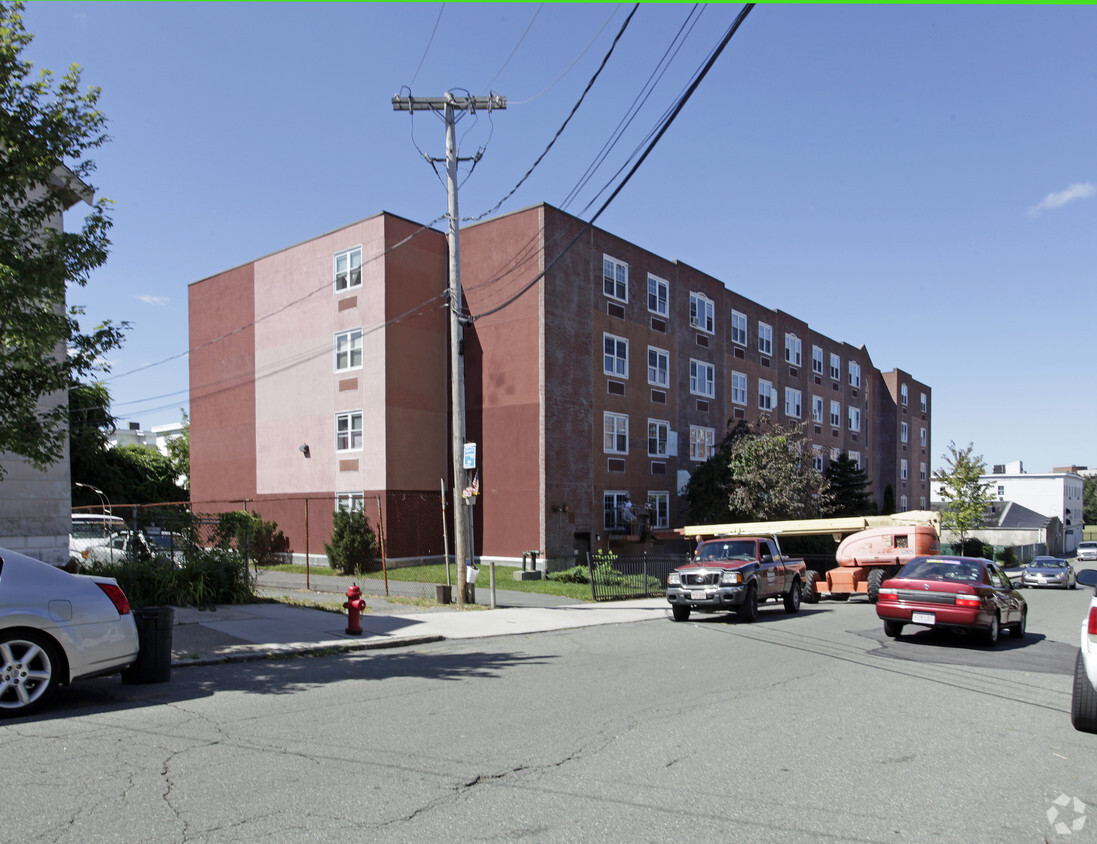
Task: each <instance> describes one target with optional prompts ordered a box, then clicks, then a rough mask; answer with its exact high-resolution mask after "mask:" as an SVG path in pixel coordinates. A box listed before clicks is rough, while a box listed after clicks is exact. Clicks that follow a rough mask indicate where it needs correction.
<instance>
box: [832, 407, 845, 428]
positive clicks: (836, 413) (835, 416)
mask: <svg viewBox="0 0 1097 844" xmlns="http://www.w3.org/2000/svg"><path fill="white" fill-rule="evenodd" d="M830 424H831V427H833V428H837V427H839V426H840V425H841V424H842V404H841V402H836V401H832V402H831V403H830Z"/></svg>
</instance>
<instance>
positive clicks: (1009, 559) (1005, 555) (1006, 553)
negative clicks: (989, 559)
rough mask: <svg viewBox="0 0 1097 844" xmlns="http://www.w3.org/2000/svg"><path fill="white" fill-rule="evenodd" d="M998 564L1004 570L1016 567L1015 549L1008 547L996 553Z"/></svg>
mask: <svg viewBox="0 0 1097 844" xmlns="http://www.w3.org/2000/svg"><path fill="white" fill-rule="evenodd" d="M998 562H1000V563H1001V564H1002V565H1003V566H1005V567H1006V568H1010V567H1012V566H1015V565H1017V549H1016V548H1014V547H1013V546H1012V545H1008V546H1006V547H1005V548H1003V549H1002V550H1001V551H999V552H998Z"/></svg>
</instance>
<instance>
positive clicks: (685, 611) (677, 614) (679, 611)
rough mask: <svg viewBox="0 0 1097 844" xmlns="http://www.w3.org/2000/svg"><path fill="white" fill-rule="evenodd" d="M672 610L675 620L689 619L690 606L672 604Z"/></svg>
mask: <svg viewBox="0 0 1097 844" xmlns="http://www.w3.org/2000/svg"><path fill="white" fill-rule="evenodd" d="M670 611H671V614H672V615H673V616H674V620H675V621H689V607H683V606H682V605H680V604H672V605H671V607H670Z"/></svg>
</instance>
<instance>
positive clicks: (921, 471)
mask: <svg viewBox="0 0 1097 844" xmlns="http://www.w3.org/2000/svg"><path fill="white" fill-rule="evenodd" d="M918 479H919V480H922V481H924V480H925V479H926V464H925V461H922V462H921V463H920V464H918Z"/></svg>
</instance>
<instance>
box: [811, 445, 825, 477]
mask: <svg viewBox="0 0 1097 844" xmlns="http://www.w3.org/2000/svg"><path fill="white" fill-rule="evenodd" d="M811 468H812V469H814V470H815V471H816V472H822V471H823V447H822V446H821V445H813V446H812V447H811Z"/></svg>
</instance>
